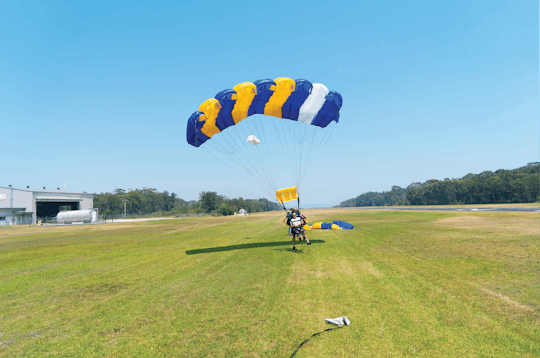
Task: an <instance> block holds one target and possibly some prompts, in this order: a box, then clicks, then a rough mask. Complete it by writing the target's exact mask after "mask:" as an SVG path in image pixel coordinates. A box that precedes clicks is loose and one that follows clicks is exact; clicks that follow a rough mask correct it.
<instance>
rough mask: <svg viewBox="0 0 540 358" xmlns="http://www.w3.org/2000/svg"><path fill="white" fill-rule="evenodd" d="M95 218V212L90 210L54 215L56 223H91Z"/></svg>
mask: <svg viewBox="0 0 540 358" xmlns="http://www.w3.org/2000/svg"><path fill="white" fill-rule="evenodd" d="M94 216H95V211H94V210H92V209H88V210H72V211H63V212H61V213H58V215H56V221H57V222H63V223H65V222H74V221H84V220H87V221H92V219H93V218H94Z"/></svg>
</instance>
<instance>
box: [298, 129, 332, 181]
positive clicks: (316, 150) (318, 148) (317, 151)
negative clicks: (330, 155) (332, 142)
mask: <svg viewBox="0 0 540 358" xmlns="http://www.w3.org/2000/svg"><path fill="white" fill-rule="evenodd" d="M335 129H336V124H334V125H332V129H331V130H330V131H326V133H325V136H323V139H322V141H321V143H320V144H319V145H318V146H317V149H315V153H319V151H321V152H322V150H324V148H325V147H326V144H327V143H328V141H329V139H330V137H331V136H332V133H334V130H335ZM325 137H326V140H325ZM323 141H324V143H323ZM314 169H315V168H312V169H311V171H310V172H309V174H308V176H307V178H306V180H305V181H304V184H303V185H307V183H308V181H309V179H310V178H311V175H312V174H313V171H314ZM306 170H309V167H308V168H306Z"/></svg>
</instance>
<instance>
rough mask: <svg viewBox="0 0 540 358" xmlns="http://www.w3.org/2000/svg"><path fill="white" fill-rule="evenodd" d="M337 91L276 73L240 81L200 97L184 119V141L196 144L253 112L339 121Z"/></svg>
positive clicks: (309, 120)
mask: <svg viewBox="0 0 540 358" xmlns="http://www.w3.org/2000/svg"><path fill="white" fill-rule="evenodd" d="M342 103H343V99H342V97H341V95H340V94H339V93H337V92H335V91H329V90H328V88H327V87H326V86H325V85H323V84H320V83H313V84H312V83H311V82H309V81H308V80H296V81H294V80H292V79H290V78H287V77H279V78H276V79H275V80H270V79H264V80H258V81H255V82H253V83H251V82H244V83H240V84H238V85H236V86H235V87H234V88H233V89H226V90H223V91H221V92H219V93H218V94H216V96H215V97H214V98H210V99H208V100H206V101H204V102H203V103H202V104H201V106H200V107H199V110H198V111H196V112H194V113H193V114H192V115H191V116H190V117H189V119H188V123H187V133H186V134H187V142H188V143H189V144H191V145H192V146H194V147H199V146H201V145H202V144H203V143H205V142H206V141H208V140H209V139H210V138H212V137H213V136H214V135H215V134H218V133H220V132H222V131H224V130H226V129H227V128H228V127H230V126H234V125H236V124H238V123H239V122H240V121H242V120H244V119H245V118H247V117H249V116H251V115H254V114H265V115H268V116H273V117H277V118H284V119H288V120H292V121H298V122H303V123H305V124H308V125H312V126H317V127H320V128H326V126H328V124H330V122H332V121H335V122H336V123H337V122H338V121H339V110H340V108H341V105H342Z"/></svg>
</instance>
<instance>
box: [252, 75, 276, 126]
mask: <svg viewBox="0 0 540 358" xmlns="http://www.w3.org/2000/svg"><path fill="white" fill-rule="evenodd" d="M253 84H254V85H255V86H257V94H256V95H255V97H254V98H253V101H252V102H251V105H250V106H249V109H248V117H249V116H251V115H253V114H264V106H265V105H266V102H268V100H269V99H270V97H272V95H273V94H274V90H273V88H275V86H276V83H275V82H274V81H273V80H258V81H255V82H253Z"/></svg>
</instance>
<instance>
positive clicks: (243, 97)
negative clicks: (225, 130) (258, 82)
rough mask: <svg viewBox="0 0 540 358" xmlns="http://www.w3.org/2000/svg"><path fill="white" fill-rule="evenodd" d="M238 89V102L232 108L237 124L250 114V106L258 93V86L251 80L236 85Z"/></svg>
mask: <svg viewBox="0 0 540 358" xmlns="http://www.w3.org/2000/svg"><path fill="white" fill-rule="evenodd" d="M233 90H235V91H236V96H237V99H236V103H235V105H234V108H233V110H232V113H231V114H232V117H233V120H234V123H235V124H238V122H240V121H241V120H242V119H244V118H246V117H247V116H248V110H249V106H251V102H253V98H254V97H255V95H256V94H257V87H256V86H255V85H254V84H253V83H251V82H244V83H240V84H237V85H236V86H234V88H233Z"/></svg>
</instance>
